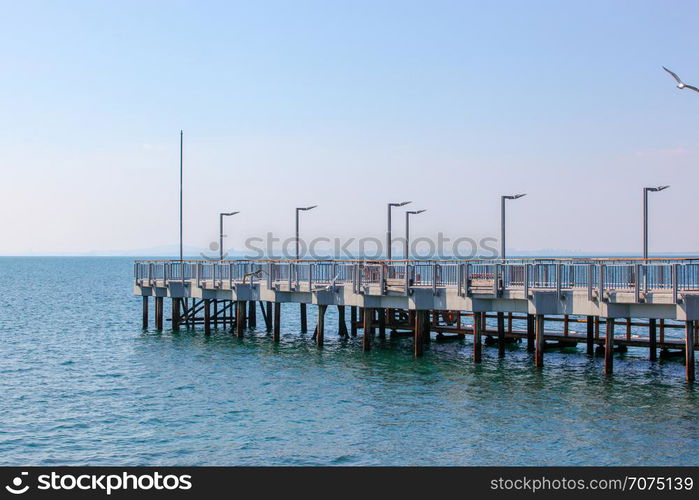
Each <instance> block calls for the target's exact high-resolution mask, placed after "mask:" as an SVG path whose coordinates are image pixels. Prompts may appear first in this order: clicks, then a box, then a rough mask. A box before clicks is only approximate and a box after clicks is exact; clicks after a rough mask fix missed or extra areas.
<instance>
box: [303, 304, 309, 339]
mask: <svg viewBox="0 0 699 500" xmlns="http://www.w3.org/2000/svg"><path fill="white" fill-rule="evenodd" d="M306 332H308V320H307V318H306V304H303V303H301V333H306Z"/></svg>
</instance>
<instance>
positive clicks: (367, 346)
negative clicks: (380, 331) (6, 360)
mask: <svg viewBox="0 0 699 500" xmlns="http://www.w3.org/2000/svg"><path fill="white" fill-rule="evenodd" d="M363 311H364V336H363V338H362V350H363V351H369V350H371V316H372V314H371V309H367V308H363Z"/></svg>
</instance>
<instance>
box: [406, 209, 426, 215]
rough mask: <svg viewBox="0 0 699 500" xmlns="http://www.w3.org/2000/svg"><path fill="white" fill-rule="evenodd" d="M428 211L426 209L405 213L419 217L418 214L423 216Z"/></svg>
mask: <svg viewBox="0 0 699 500" xmlns="http://www.w3.org/2000/svg"><path fill="white" fill-rule="evenodd" d="M426 211H427V209H425V210H408V211H407V212H405V213H406V214H411V215H417V214H421V213H422V212H426Z"/></svg>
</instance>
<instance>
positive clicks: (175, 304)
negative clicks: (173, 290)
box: [172, 298, 182, 332]
mask: <svg viewBox="0 0 699 500" xmlns="http://www.w3.org/2000/svg"><path fill="white" fill-rule="evenodd" d="M181 302H182V299H179V298H173V299H172V331H173V332H177V331H179V329H180V303H181Z"/></svg>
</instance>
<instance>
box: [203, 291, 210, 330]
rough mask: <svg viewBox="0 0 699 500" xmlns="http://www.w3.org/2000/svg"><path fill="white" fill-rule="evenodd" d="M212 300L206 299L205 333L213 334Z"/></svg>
mask: <svg viewBox="0 0 699 500" xmlns="http://www.w3.org/2000/svg"><path fill="white" fill-rule="evenodd" d="M210 306H211V299H204V333H205V334H206V335H209V334H210V333H211V307H210Z"/></svg>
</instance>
